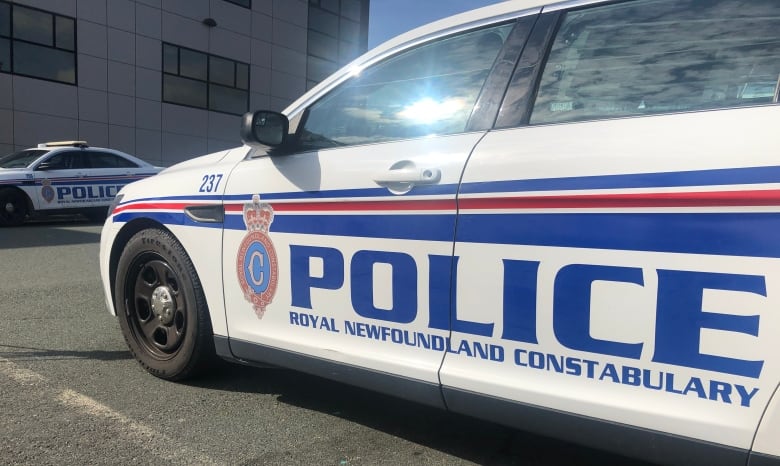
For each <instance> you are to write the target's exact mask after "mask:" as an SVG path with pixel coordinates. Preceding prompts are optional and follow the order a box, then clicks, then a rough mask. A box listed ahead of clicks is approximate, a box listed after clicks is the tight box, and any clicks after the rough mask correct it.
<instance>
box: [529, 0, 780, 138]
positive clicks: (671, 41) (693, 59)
mask: <svg viewBox="0 0 780 466" xmlns="http://www.w3.org/2000/svg"><path fill="white" fill-rule="evenodd" d="M778 31H780V2H778V1H777V0H751V1H750V2H745V1H743V0H652V1H637V2H627V3H622V4H615V5H609V6H603V7H597V8H591V9H588V10H581V11H572V12H569V13H567V14H566V16H565V18H564V19H563V22H562V24H561V27H560V29H559V31H558V33H557V36H556V38H555V40H554V43H553V45H552V50H551V52H550V55H549V59H548V60H547V64H546V65H545V70H544V72H543V75H542V80H541V84H540V87H539V92H538V97H537V100H536V103H535V105H534V108H533V112H532V114H531V123H532V124H539V123H556V122H565V121H576V120H586V119H599V118H614V117H622V116H630V115H646V114H657V113H666V112H681V111H691V110H704V109H713V108H727V107H740V106H746V105H756V104H768V103H772V102H773V101H774V96H775V92H776V88H777V83H778V73H779V72H780V34H778Z"/></svg>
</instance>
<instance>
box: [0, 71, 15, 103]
mask: <svg viewBox="0 0 780 466" xmlns="http://www.w3.org/2000/svg"><path fill="white" fill-rule="evenodd" d="M11 79H12V78H11V75H10V74H5V73H0V108H13V93H12V91H11Z"/></svg>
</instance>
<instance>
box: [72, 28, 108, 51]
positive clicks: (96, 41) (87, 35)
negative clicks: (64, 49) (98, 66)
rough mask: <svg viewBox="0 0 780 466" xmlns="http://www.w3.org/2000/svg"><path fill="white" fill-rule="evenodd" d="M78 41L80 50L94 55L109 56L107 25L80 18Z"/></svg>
mask: <svg viewBox="0 0 780 466" xmlns="http://www.w3.org/2000/svg"><path fill="white" fill-rule="evenodd" d="M76 27H77V28H78V33H77V36H76V42H77V43H78V49H79V50H78V51H79V52H80V53H85V54H87V55H92V56H93V57H99V58H107V54H108V39H107V33H106V26H104V25H101V24H95V23H92V22H89V21H84V20H81V19H80V20H78V24H77V25H76Z"/></svg>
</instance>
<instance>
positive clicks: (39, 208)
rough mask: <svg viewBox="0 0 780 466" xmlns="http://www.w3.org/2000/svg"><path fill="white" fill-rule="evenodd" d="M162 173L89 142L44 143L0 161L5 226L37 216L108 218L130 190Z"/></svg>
mask: <svg viewBox="0 0 780 466" xmlns="http://www.w3.org/2000/svg"><path fill="white" fill-rule="evenodd" d="M160 170H162V168H160V167H155V166H153V165H151V164H149V163H146V162H144V161H143V160H140V159H138V158H136V157H133V156H131V155H128V154H125V153H124V152H119V151H117V150H113V149H104V148H101V147H89V146H88V145H87V143H86V142H85V141H61V142H48V143H43V144H38V147H36V148H30V149H25V150H21V151H19V152H14V153H12V154H8V155H6V156H4V157H0V226H3V225H19V224H21V223H23V222H24V221H25V219H27V218H29V217H31V216H33V215H36V214H54V213H73V212H78V213H83V214H86V215H87V216H89V217H94V218H101V219H102V218H105V215H106V207H108V206H109V205H110V204H111V202H112V201H113V200H114V196H116V193H117V192H118V191H119V190H120V189H122V187H123V186H124V185H126V184H127V183H130V182H132V181H136V180H140V179H142V178H146V177H148V176H151V175H154V174H155V173H157V172H159V171H160Z"/></svg>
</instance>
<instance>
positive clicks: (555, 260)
mask: <svg viewBox="0 0 780 466" xmlns="http://www.w3.org/2000/svg"><path fill="white" fill-rule="evenodd" d="M591 3H602V2H594V1H581V0H576V1H572V2H561V3H559V4H553V5H550V6H544V2H539V1H508V2H504V3H500V4H497V5H493V6H490V7H486V8H483V9H480V10H475V11H473V12H469V13H465V14H463V15H458V16H455V17H452V18H448V19H445V20H442V21H440V22H436V23H432V24H431V25H428V26H424V27H422V28H419V29H416V30H414V31H411V32H409V33H406V34H404V35H401V36H399V37H398V38H395V39H393V40H390V41H388V42H386V43H385V44H382V45H381V46H379V47H378V48H376V49H374V50H373V51H371V52H369V53H367V54H366V55H364V56H362V57H360V58H358V59H357V60H355V61H354V62H353V63H351V64H350V65H348V66H346V67H345V68H344V69H342V70H340V71H339V72H337V73H336V74H334V75H333V76H331V77H330V78H328V79H326V80H325V81H323V82H322V83H320V84H319V85H317V86H316V87H315V88H313V89H312V90H311V91H309V92H307V93H306V94H305V95H304V96H302V97H301V98H300V99H298V100H297V101H296V102H294V103H293V104H291V105H290V106H289V107H288V108H287V110H285V112H284V113H285V114H286V115H287V116H289V117H290V119H291V120H292V121H293V124H296V123H297V121H296V119H297V118H299V117H300V116H301V115H302V112H303V111H304V110H305V109H306V108H307V106H309V105H311V104H312V103H313V102H315V101H317V99H319V98H320V97H321V96H323V95H324V94H326V93H328V92H329V91H331V90H332V89H334V88H335V87H336V86H338V85H339V84H341V83H343V82H345V81H346V80H348V79H350V77H352V76H354V75H356V74H358V73H359V72H360V71H361V70H363V69H365V68H366V67H368V66H371V65H372V64H374V63H377V62H380V61H382V60H384V59H385V58H387V57H389V56H391V55H393V54H395V53H396V52H399V51H402V50H405V49H407V48H409V47H413V46H415V45H417V44H420V43H422V42H425V41H428V40H431V39H434V38H437V37H441V36H446V35H449V34H452V33H456V32H458V31H463V30H467V29H469V28H473V27H478V26H482V25H486V24H490V23H492V22H495V21H502V20H506V19H509V18H519V17H522V16H526V15H533V14H538V13H539V12H542V11H545V12H546V11H556V10H559V9H564V8H569V7H572V6H585V5H589V4H591ZM778 118H780V108H779V107H778V106H777V105H776V103H775V104H773V105H763V106H755V107H745V108H732V109H727V110H709V111H695V112H694V111H692V112H689V113H676V114H673V113H667V114H663V115H661V114H659V115H653V116H639V117H631V118H614V119H604V120H599V121H585V122H574V123H571V122H570V123H563V124H548V125H535V126H522V127H518V128H512V129H498V130H491V131H474V132H467V133H464V134H457V135H451V136H437V137H427V138H417V139H410V140H401V141H393V142H387V143H380V144H367V145H356V146H348V147H339V148H330V149H323V150H320V151H318V152H316V153H315V152H307V153H297V154H289V155H276V154H274V152H273V151H271V152H270V155H269V153H265V152H263V151H262V150H261V149H253V148H249V147H248V146H244V147H242V148H237V149H235V150H233V151H229V152H223V153H217V154H211V155H208V156H204V157H201V158H198V159H194V160H192V161H188V162H185V163H183V164H180V165H177V166H174V167H171V168H170V169H168V170H166V171H165V172H163V173H161V174H160V175H158V176H156V177H154V178H152V179H148V180H145V181H142V182H139V183H134V184H132V185H129V186H127V187H125V188H124V189H123V190H122V192H121V194H122V196H123V198H122V200H121V203H120V204H119V205H118V207H117V208H116V209H115V210H114V214H113V216H112V218H110V219H109V220H108V221H107V222H106V225H105V228H104V231H103V236H102V239H101V275H102V279H103V283H104V287H105V292H106V296H107V301H108V305H109V308H110V309H111V310H112V312H115V309H114V304H113V302H112V300H111V295H112V290H111V286H110V283H111V280H112V277H111V276H110V275H111V274H110V270H109V261H110V258H111V255H112V248H114V247H115V246H114V241H115V239H116V237H117V235H119V234H120V232H121V231H122V229H123V228H124V227H126V226H127V225H129V224H132V222H134V221H136V220H139V219H149V220H152V221H154V222H157V223H159V224H160V225H162V226H164V228H167V229H168V230H170V231H171V232H172V233H173V234H174V235H175V236H176V238H177V239H178V240H179V241H180V242H181V243H182V245H183V246H184V248H185V250H186V251H188V253H189V255H190V258H191V259H192V261H193V263H194V266H195V269H196V270H197V272H198V275H199V278H200V280H201V282H202V284H203V290H204V293H205V295H206V300H207V303H208V306H209V310H210V313H211V322H212V327H213V331H214V334H215V335H216V336H219V337H224V339H225V340H226V341H229V342H241V343H242V344H249V345H257V346H258V347H263V348H272V349H274V350H279V351H283V352H287V353H290V354H295V355H298V356H304V357H310V358H312V359H313V360H316V361H320V362H322V361H326V362H328V363H335V364H338V365H343V366H345V367H349V368H359V369H365V370H368V371H371V372H376V373H377V374H380V375H387V374H390V375H393V376H397V377H398V378H400V379H404V380H411V381H419V382H422V383H425V384H429V385H433V386H437V387H440V388H441V389H442V390H443V391H444V399H446V398H447V390H453V391H460V392H463V393H469V394H476V395H478V396H482V397H486V398H490V399H491V400H500V401H501V402H506V403H509V404H517V405H527V406H533V407H538V408H541V409H543V410H549V411H550V412H555V413H567V414H571V415H572V416H573V417H576V418H577V419H580V418H583V419H592V420H597V421H598V422H603V423H605V424H608V425H610V426H612V425H616V426H623V427H626V428H629V427H630V428H632V429H636V430H640V431H647V432H652V433H661V434H663V435H668V436H669V437H672V438H674V439H685V440H690V441H692V442H698V444H699V445H717V446H718V447H723V448H724V449H725V450H728V451H731V450H736V451H744V452H746V453H745V455H746V457H747V456H748V455H749V453H750V452H751V451H752V452H757V453H761V454H764V455H767V456H768V457H777V459H778V460H780V444H779V443H778V442H777V438H778V436H780V394H776V393H775V392H776V391H777V389H778V384H779V383H780V357H778V351H777V338H776V336H777V335H778V334H780V314H779V313H777V312H776V310H777V309H778V308H780V248H778V247H777V244H780V243H778V242H777V240H776V232H777V231H778V229H777V228H776V227H777V220H776V218H778V217H780V207H778V205H780V203H779V202H778V201H777V198H778V194H777V193H778V192H780V163H778V162H777V157H778V154H780V141H778V139H777V138H776V137H775V136H774V129H775V127H776V126H777V121H778ZM391 167H406V168H409V169H410V170H413V171H418V172H419V173H423V172H425V171H426V170H430V171H431V173H433V174H435V175H437V176H440V178H437V181H436V183H434V184H433V185H432V186H433V187H434V188H437V189H431V190H427V191H426V190H424V189H423V190H421V191H419V190H415V191H412V192H410V193H406V192H404V190H403V189H396V190H394V191H391V190H388V189H387V188H385V187H381V186H380V185H379V184H378V183H377V182H376V179H378V177H381V176H382V174H387V172H388V170H389V169H390V168H391ZM209 176H212V177H214V176H219V179H220V181H217V182H216V185H215V186H213V188H214V189H211V187H210V186H209V185H208V182H209V181H208V180H209ZM213 180H216V178H213ZM204 187H206V188H207V189H206V191H205V192H204V191H203V189H204ZM148 193H154V195H153V196H150V195H149V194H148ZM255 196H257V199H256V202H255V199H254V197H255ZM216 204H223V205H224V214H225V220H224V224H210V225H204V224H199V223H197V222H193V221H191V220H187V219H186V215H185V214H184V213H183V209H184V208H185V207H188V206H195V205H216ZM419 206H424V207H419ZM247 211H249V212H250V213H249V215H250V216H249V217H246V216H245V215H247V213H246V212H247ZM251 215H254V217H252V216H251ZM379 216H382V218H379ZM271 218H273V221H271V220H270V219H271ZM594 218H595V220H594ZM658 218H662V219H664V222H659V221H658V220H657V219H658ZM713 219H720V220H722V223H719V222H718V221H716V220H713ZM383 222H384V223H383ZM425 222H429V223H425ZM456 223H457V228H456ZM447 228H451V231H447ZM643 228H644V229H643ZM258 231H261V232H262V234H259V233H258V234H256V235H255V233H256V232H258ZM253 235H254V236H253ZM258 237H265V239H263V240H262V248H260V249H256V250H253V249H251V248H253V247H255V248H257V247H258V246H256V245H257V244H258V242H260V240H259V239H257V238H258ZM252 238H254V239H253V241H250V239H252ZM266 241H267V242H266ZM270 258H273V259H274V260H273V261H271V259H270ZM266 260H267V261H270V263H271V265H269V264H268V263H266V262H265V261H266ZM274 267H276V268H274ZM583 271H584V272H583ZM614 271H619V272H620V273H623V274H625V277H623V276H611V275H610V273H612V272H614ZM394 272H397V273H396V274H395V275H394ZM451 272H454V273H453V274H452V275H449V273H451ZM591 272H592V273H595V275H593V276H592V277H591V278H592V280H590V279H588V276H587V275H586V273H591ZM412 273H413V274H415V275H412ZM599 273H605V274H606V275H605V277H601V278H599V277H600V276H599V275H598V274H599ZM265 274H271V276H272V277H273V279H274V280H275V282H274V284H273V285H269V284H268V281H266V278H267V275H265ZM578 274H580V275H578ZM583 274H585V275H583ZM618 275H619V274H618ZM508 277H509V278H511V279H512V280H516V281H508ZM583 277H584V278H583ZM626 277H628V278H626ZM253 280H254V282H255V285H256V286H257V287H258V288H257V289H256V290H255V292H254V293H253V292H248V291H247V290H248V289H251V287H252V286H253V285H252V283H251V282H252V281H253ZM567 280H568V281H567ZM576 280H580V281H579V282H577V281H576ZM583 280H584V281H583ZM588 280H590V281H588ZM686 280H688V281H686ZM696 280H701V282H697V281H696ZM301 283H303V284H301ZM399 283H402V284H403V285H399ZM511 283H519V285H518V287H517V288H516V289H515V288H512V287H509V286H508V284H511ZM572 283H574V284H575V285H576V284H579V285H580V286H579V288H577V287H576V286H570V287H566V286H564V285H565V284H572ZM691 283H693V284H691ZM583 284H584V285H583ZM261 285H262V286H261ZM672 285H674V286H672ZM450 286H452V287H455V289H456V291H454V292H453V291H451V289H450V288H449V287H450ZM559 286H560V288H558V287H559ZM697 286H698V288H696V287H697ZM248 287H249V288H248ZM570 289H574V290H578V292H579V293H580V295H579V296H574V297H573V298H569V297H568V296H564V295H568V294H567V293H564V292H563V290H570ZM572 295H576V293H572ZM409 296H412V297H411V298H410V297H409ZM575 298H581V300H580V301H573V300H574V299H575ZM686 299H687V301H685V300H686ZM697 300H698V301H697ZM678 301H681V302H682V301H685V303H686V305H687V307H685V308H684V309H683V311H685V312H687V313H688V314H685V312H683V313H682V314H681V315H682V316H683V317H682V318H686V319H689V320H685V321H683V322H682V323H680V322H678V321H676V320H675V318H677V317H670V316H672V313H671V311H669V309H672V307H670V306H672V304H674V303H677V302H678ZM399 303H403V304H404V306H405V307H404V309H406V311H404V309H401V307H400V305H399ZM670 303H672V304H670ZM691 303H693V304H691ZM674 305H677V304H674ZM513 306H514V307H513ZM680 306H682V305H680ZM412 308H413V309H414V311H413V312H412V311H410V310H409V309H412ZM442 309H445V310H446V312H451V314H446V317H447V319H446V323H447V325H448V327H446V328H445V326H443V324H442V322H443V320H442V319H443V316H445V314H442ZM674 309H677V308H674ZM404 312H405V313H404ZM513 312H514V313H513ZM399 313H400V314H403V316H402V317H399ZM518 314H520V315H522V317H523V319H520V318H517V317H515V316H516V315H518ZM556 316H558V317H557V318H556ZM561 316H563V317H561ZM659 316H660V317H659ZM691 316H693V317H691ZM577 318H579V319H581V320H580V321H576V319H577ZM663 319H666V320H663ZM569 322H575V324H571V323H569ZM576 322H579V323H580V324H582V325H579V326H577V325H576ZM382 332H384V334H383V333H382ZM675 332H678V333H675ZM372 334H373V336H372ZM440 341H441V342H444V345H445V346H444V347H443V348H433V347H426V346H434V342H440ZM228 350H229V346H228ZM678 350H679V351H678ZM675 355H676V356H675ZM223 356H225V355H224V354H223ZM228 356H230V355H228ZM233 356H234V357H236V359H240V360H242V361H244V362H246V361H247V360H248V358H246V357H244V356H243V355H242V356H241V357H238V356H236V355H235V353H234V354H233ZM675 358H677V359H675ZM555 361H560V365H561V366H560V368H556V366H555ZM249 362H252V361H251V360H249ZM255 362H263V361H261V360H258V361H255ZM469 414H471V413H469ZM530 427H531V428H533V426H530ZM648 448H649V447H648Z"/></svg>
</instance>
